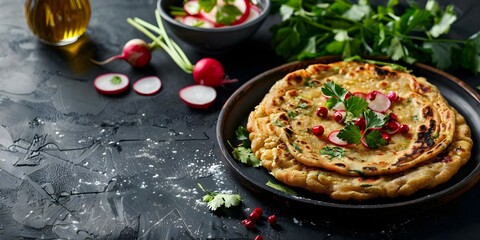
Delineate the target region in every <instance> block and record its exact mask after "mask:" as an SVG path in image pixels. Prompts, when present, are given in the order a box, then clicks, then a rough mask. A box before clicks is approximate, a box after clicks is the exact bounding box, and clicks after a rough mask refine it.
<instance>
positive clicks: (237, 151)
mask: <svg viewBox="0 0 480 240" xmlns="http://www.w3.org/2000/svg"><path fill="white" fill-rule="evenodd" d="M228 144H230V147H232V148H233V151H232V156H233V158H235V159H236V160H237V161H240V162H241V163H244V164H247V165H250V166H252V167H259V166H260V163H261V161H260V160H259V159H258V158H257V157H256V156H255V154H253V152H252V149H251V148H247V147H243V146H239V147H233V146H232V144H231V143H230V142H228Z"/></svg>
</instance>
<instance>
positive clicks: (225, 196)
mask: <svg viewBox="0 0 480 240" xmlns="http://www.w3.org/2000/svg"><path fill="white" fill-rule="evenodd" d="M198 187H199V188H200V189H202V191H204V192H206V193H207V195H205V196H203V198H202V201H204V202H206V203H207V205H208V208H210V210H212V211H215V210H217V209H218V208H219V207H222V206H225V207H226V208H229V207H232V206H238V205H239V204H240V203H241V202H242V197H241V196H240V194H231V193H218V192H212V191H207V190H205V189H204V188H203V186H202V185H201V184H200V183H199V184H198Z"/></svg>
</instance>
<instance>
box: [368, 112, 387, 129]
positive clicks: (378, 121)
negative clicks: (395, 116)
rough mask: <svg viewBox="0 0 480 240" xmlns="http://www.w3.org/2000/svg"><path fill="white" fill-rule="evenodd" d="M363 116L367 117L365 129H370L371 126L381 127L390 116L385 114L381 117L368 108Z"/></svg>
mask: <svg viewBox="0 0 480 240" xmlns="http://www.w3.org/2000/svg"><path fill="white" fill-rule="evenodd" d="M363 116H364V117H365V125H366V126H365V129H370V128H380V127H382V126H383V125H385V123H386V122H387V120H388V116H387V115H384V116H383V117H380V116H379V115H377V114H376V113H375V112H374V111H372V110H370V109H367V110H365V112H364V113H363Z"/></svg>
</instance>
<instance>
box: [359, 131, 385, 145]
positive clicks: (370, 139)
mask: <svg viewBox="0 0 480 240" xmlns="http://www.w3.org/2000/svg"><path fill="white" fill-rule="evenodd" d="M365 142H366V143H367V145H368V147H370V148H379V147H381V146H385V145H387V144H388V142H387V140H385V139H383V138H382V132H380V130H372V131H371V132H369V133H368V134H367V135H366V136H365Z"/></svg>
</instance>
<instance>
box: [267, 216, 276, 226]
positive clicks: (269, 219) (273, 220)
mask: <svg viewBox="0 0 480 240" xmlns="http://www.w3.org/2000/svg"><path fill="white" fill-rule="evenodd" d="M268 223H270V224H271V225H273V224H275V223H277V216H275V215H270V216H268Z"/></svg>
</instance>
